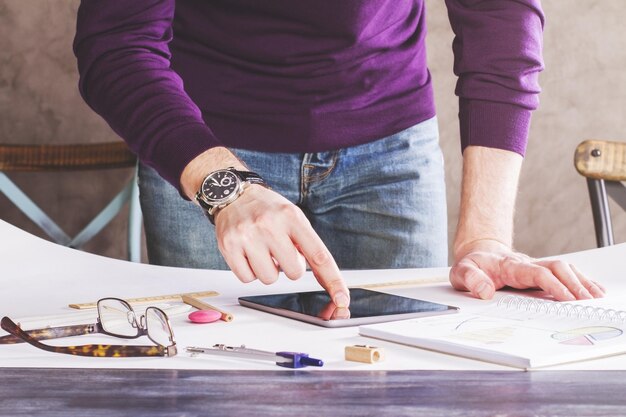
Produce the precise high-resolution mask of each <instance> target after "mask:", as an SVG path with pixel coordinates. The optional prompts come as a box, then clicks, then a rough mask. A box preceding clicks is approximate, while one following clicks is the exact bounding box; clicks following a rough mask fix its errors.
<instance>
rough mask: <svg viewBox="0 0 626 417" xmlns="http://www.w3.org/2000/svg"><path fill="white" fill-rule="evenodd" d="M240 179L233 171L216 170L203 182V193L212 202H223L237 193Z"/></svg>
mask: <svg viewBox="0 0 626 417" xmlns="http://www.w3.org/2000/svg"><path fill="white" fill-rule="evenodd" d="M239 183H240V180H239V178H238V177H237V175H236V174H234V173H233V172H231V171H227V170H222V171H216V172H214V173H213V174H211V175H210V176H208V177H207V178H206V179H205V180H204V183H203V184H202V194H203V195H204V197H205V198H206V200H207V201H208V202H210V203H221V202H223V201H225V200H228V198H229V197H232V195H233V194H237V191H238V190H239Z"/></svg>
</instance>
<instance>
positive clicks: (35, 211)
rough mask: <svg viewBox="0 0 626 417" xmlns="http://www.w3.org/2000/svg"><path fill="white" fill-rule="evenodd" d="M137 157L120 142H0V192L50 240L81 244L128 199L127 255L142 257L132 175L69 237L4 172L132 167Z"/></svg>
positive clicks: (109, 219) (139, 217)
mask: <svg viewBox="0 0 626 417" xmlns="http://www.w3.org/2000/svg"><path fill="white" fill-rule="evenodd" d="M136 162H137V159H136V157H135V155H133V154H132V153H131V152H130V150H129V149H128V148H127V147H126V144H124V143H123V142H110V143H95V144H81V145H0V192H2V193H4V194H5V195H6V196H7V197H8V198H9V200H11V201H12V202H13V203H14V204H15V205H16V206H17V207H18V208H19V209H20V210H21V211H22V212H23V213H24V214H26V216H28V218H30V219H31V220H32V221H33V222H34V223H35V224H37V225H38V226H39V227H40V228H41V229H42V230H43V231H44V232H45V233H46V234H47V235H48V236H50V238H52V240H54V241H55V242H56V243H59V244H61V245H64V246H68V247H73V248H80V247H81V246H82V245H83V244H85V243H86V242H87V241H89V240H90V239H91V238H92V237H94V236H95V235H96V234H98V233H99V232H100V231H101V230H102V229H103V228H104V227H105V226H106V225H107V224H108V223H109V222H110V221H111V220H112V219H113V218H114V217H115V216H116V215H117V214H118V213H119V211H120V210H121V209H122V208H123V207H124V205H125V204H126V202H129V216H128V259H129V260H131V261H134V262H139V261H140V260H141V209H140V207H139V193H138V188H137V181H136V179H137V178H136V177H137V174H136V171H135V176H133V178H132V179H131V180H130V181H128V183H127V184H126V185H125V186H124V188H123V189H122V190H121V191H120V192H119V193H118V194H117V195H116V196H115V197H114V198H113V199H112V200H111V202H110V203H109V204H108V205H107V206H106V207H105V208H104V209H102V211H100V213H98V214H97V215H96V216H95V217H94V218H93V220H91V221H90V222H89V224H87V226H85V227H84V228H83V229H82V230H81V231H80V232H79V233H78V234H77V235H76V236H74V237H70V236H68V235H67V233H65V232H64V231H63V230H62V229H61V228H60V227H59V226H58V225H57V223H55V222H54V221H53V220H52V219H51V218H50V217H49V216H48V215H47V214H46V213H45V212H44V211H43V210H42V209H41V208H40V207H39V206H38V205H37V204H35V203H34V202H33V201H32V200H31V199H30V198H29V197H28V196H27V195H26V194H25V193H24V192H23V191H22V190H21V189H20V188H19V187H18V186H17V185H15V183H14V182H13V181H11V180H10V179H9V177H8V176H7V175H6V174H5V172H17V171H21V172H36V171H39V172H43V171H47V172H55V171H56V172H60V171H81V170H101V169H112V168H126V167H135V166H136Z"/></svg>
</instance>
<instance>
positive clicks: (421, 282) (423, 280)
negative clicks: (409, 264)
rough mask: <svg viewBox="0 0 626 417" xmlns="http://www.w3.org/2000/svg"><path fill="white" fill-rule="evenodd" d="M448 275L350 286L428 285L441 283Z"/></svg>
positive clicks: (446, 280) (446, 279)
mask: <svg viewBox="0 0 626 417" xmlns="http://www.w3.org/2000/svg"><path fill="white" fill-rule="evenodd" d="M448 279H449V278H448V277H447V276H445V277H424V278H415V279H409V280H404V281H391V282H377V283H374V284H363V285H351V286H350V287H352V288H368V289H372V288H389V287H417V286H420V285H428V284H441V283H444V282H448Z"/></svg>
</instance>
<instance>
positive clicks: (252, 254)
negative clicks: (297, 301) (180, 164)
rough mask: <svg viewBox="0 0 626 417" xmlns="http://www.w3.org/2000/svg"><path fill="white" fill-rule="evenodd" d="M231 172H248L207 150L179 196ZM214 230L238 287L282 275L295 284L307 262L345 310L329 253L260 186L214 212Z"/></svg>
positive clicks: (291, 209) (300, 216)
mask: <svg viewBox="0 0 626 417" xmlns="http://www.w3.org/2000/svg"><path fill="white" fill-rule="evenodd" d="M231 166H232V167H235V168H236V169H240V170H247V168H246V167H245V166H244V165H243V164H242V163H241V162H240V161H239V160H238V159H237V158H236V157H235V156H234V155H233V154H232V153H231V152H230V151H228V150H227V149H225V148H213V149H210V150H208V151H206V152H204V153H203V154H201V155H199V156H198V157H196V158H195V159H194V160H193V161H191V162H190V163H189V164H188V165H187V167H186V168H185V170H184V172H183V174H182V176H181V185H182V187H183V190H184V191H185V193H186V194H187V196H188V197H189V198H190V199H192V200H193V196H194V195H195V193H196V192H197V190H198V189H199V188H200V184H201V182H202V180H203V179H204V177H205V176H206V175H207V174H208V173H209V172H212V171H215V170H217V169H221V168H227V167H231ZM215 230H216V236H217V242H218V246H219V248H220V251H221V252H222V255H223V256H224V259H225V260H226V263H228V265H229V266H230V268H231V269H232V271H233V273H234V274H235V275H236V276H237V277H238V278H239V279H240V280H241V281H243V282H250V281H253V280H255V279H259V280H260V281H261V282H263V283H264V284H271V283H273V282H275V281H276V280H277V279H278V273H279V271H280V270H282V271H283V272H284V273H285V275H286V276H287V277H289V278H290V279H298V278H300V277H302V275H303V274H304V272H305V270H306V262H308V263H309V266H310V267H311V271H312V272H313V274H314V275H315V278H316V279H317V281H318V282H319V283H320V285H321V286H322V287H323V288H324V289H325V290H326V291H327V292H328V293H329V295H330V297H331V299H332V300H333V302H334V303H335V304H336V305H337V306H338V307H348V305H349V303H350V296H349V294H350V293H349V291H348V288H347V287H346V284H345V283H344V281H343V278H342V277H341V273H340V272H339V268H338V267H337V264H336V263H335V260H334V259H333V257H332V255H331V254H330V252H329V250H328V248H326V245H324V243H323V242H322V240H321V239H320V237H319V236H318V235H317V233H315V231H314V230H313V227H312V226H311V224H310V222H309V221H308V219H307V218H306V216H305V215H304V213H303V212H302V211H301V210H300V209H299V208H298V207H297V206H295V205H294V204H292V203H291V202H290V201H288V200H287V199H285V198H284V197H283V196H281V195H279V194H278V193H276V192H274V191H272V190H269V189H267V188H265V187H263V186H260V185H251V186H249V187H248V188H247V189H246V190H245V191H244V193H243V194H242V195H241V196H240V197H239V198H237V200H235V201H234V202H233V203H231V204H229V205H228V206H226V207H225V208H223V209H221V210H219V211H218V213H217V214H216V216H215Z"/></svg>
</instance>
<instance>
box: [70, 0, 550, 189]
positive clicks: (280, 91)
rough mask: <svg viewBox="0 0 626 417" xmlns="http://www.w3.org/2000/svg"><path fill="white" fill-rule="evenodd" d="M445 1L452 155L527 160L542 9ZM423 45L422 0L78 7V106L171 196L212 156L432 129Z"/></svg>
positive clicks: (204, 0) (478, 0)
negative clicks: (197, 162)
mask: <svg viewBox="0 0 626 417" xmlns="http://www.w3.org/2000/svg"><path fill="white" fill-rule="evenodd" d="M446 3H447V6H448V12H449V16H450V22H451V24H452V28H453V30H454V32H455V34H456V37H455V39H454V43H453V45H452V47H453V50H454V54H455V63H454V72H455V74H457V75H458V76H459V80H458V84H457V88H456V94H457V95H458V96H459V98H460V99H459V118H460V125H461V141H462V147H463V148H465V147H466V146H468V145H480V146H487V147H495V148H501V149H508V150H512V151H515V152H518V153H520V154H522V155H523V154H524V151H525V148H526V142H527V136H528V128H529V123H530V113H531V110H533V109H535V108H536V107H537V104H538V93H539V85H538V82H537V79H538V73H539V71H541V69H542V67H543V63H542V58H541V46H542V29H543V14H542V11H541V8H540V4H539V0H506V1H502V0H491V1H489V0H446ZM425 36H426V25H425V16H424V0H262V1H258V0H179V1H177V2H176V1H175V0H132V1H131V0H106V1H103V0H82V2H81V5H80V9H79V11H78V23H77V30H76V38H75V42H74V51H75V53H76V56H77V58H78V68H79V72H80V91H81V94H82V95H83V97H84V98H85V100H86V101H87V103H88V104H89V105H90V106H91V107H92V108H93V109H94V110H95V111H96V112H97V113H99V114H100V115H101V116H102V117H104V119H105V120H106V121H107V122H108V123H109V124H110V125H111V127H112V128H113V129H114V130H115V132H117V133H118V134H119V135H120V136H121V137H122V138H124V139H125V140H126V141H127V142H128V144H129V146H130V148H131V149H132V150H133V151H134V152H135V153H136V154H137V155H138V156H139V158H140V159H141V160H142V161H143V162H144V163H147V164H148V165H150V166H152V167H154V168H156V169H157V171H158V172H159V173H160V174H161V175H162V176H163V177H164V178H165V179H166V180H168V181H169V182H170V183H172V184H173V185H174V186H175V187H177V188H180V185H179V179H180V175H181V173H182V170H183V169H184V167H185V166H186V165H187V163H188V162H189V161H191V160H192V159H193V158H194V157H195V156H197V155H198V154H200V153H202V152H203V151H205V150H207V149H209V148H211V147H215V146H220V145H223V146H227V147H235V148H245V149H254V150H261V151H269V152H315V151H326V150H332V149H338V148H342V147H345V146H351V145H357V144H362V143H366V142H368V141H372V140H375V139H378V138H382V137H385V136H388V135H391V134H393V133H396V132H398V131H400V130H403V129H405V128H408V127H410V126H412V125H414V124H416V123H418V122H421V121H424V120H426V119H428V118H431V117H432V116H434V115H435V106H434V101H433V93H432V86H431V79H430V73H429V71H428V68H427V65H426V50H425V41H424V38H425ZM441 47H445V46H444V45H441Z"/></svg>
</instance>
